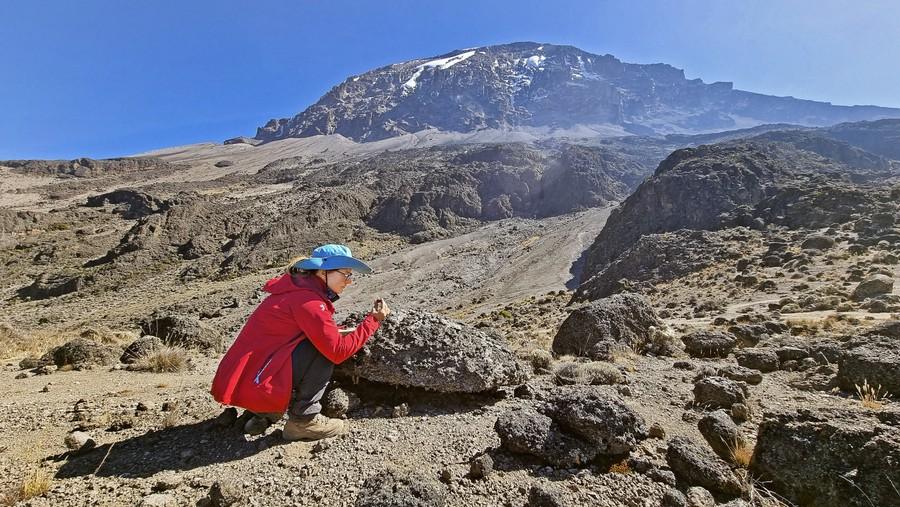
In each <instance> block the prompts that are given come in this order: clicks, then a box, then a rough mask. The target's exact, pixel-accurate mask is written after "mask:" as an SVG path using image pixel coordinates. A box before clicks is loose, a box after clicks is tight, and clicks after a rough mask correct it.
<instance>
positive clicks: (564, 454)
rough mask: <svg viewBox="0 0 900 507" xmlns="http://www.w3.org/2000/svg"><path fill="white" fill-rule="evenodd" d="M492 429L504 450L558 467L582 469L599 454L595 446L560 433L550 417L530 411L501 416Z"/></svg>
mask: <svg viewBox="0 0 900 507" xmlns="http://www.w3.org/2000/svg"><path fill="white" fill-rule="evenodd" d="M494 429H495V430H496V431H497V435H498V436H499V437H500V444H501V447H503V448H504V449H506V450H508V451H510V452H513V453H519V454H529V455H532V456H536V457H538V458H541V459H542V460H544V461H546V462H547V463H551V464H553V465H556V466H559V467H564V468H571V467H573V466H585V465H586V464H587V463H589V462H590V461H591V460H593V459H594V458H595V457H596V456H597V455H598V453H599V449H598V446H597V445H596V444H593V443H591V442H588V441H587V440H585V439H583V438H580V437H578V436H574V435H569V434H567V433H564V432H563V431H562V430H561V429H560V428H559V426H558V425H557V424H556V423H554V422H553V420H552V419H551V418H550V417H547V416H546V415H543V414H541V413H539V412H537V411H536V410H534V409H532V408H523V409H519V410H510V411H508V412H505V413H503V414H501V415H500V417H499V418H497V422H496V424H495V425H494Z"/></svg>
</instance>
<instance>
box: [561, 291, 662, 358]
mask: <svg viewBox="0 0 900 507" xmlns="http://www.w3.org/2000/svg"><path fill="white" fill-rule="evenodd" d="M663 326H664V324H663V322H662V321H661V320H660V319H659V317H658V316H657V315H656V312H654V311H653V307H652V306H650V302H649V301H648V300H647V299H646V298H645V297H643V296H640V295H637V294H617V295H615V296H611V297H608V298H606V299H601V300H598V301H594V302H593V303H591V304H590V305H587V306H585V307H583V308H580V309H578V310H575V311H574V312H572V313H571V314H570V315H569V317H568V318H566V320H565V321H564V322H563V323H562V326H560V328H559V331H558V332H557V333H556V336H555V337H554V338H553V352H554V353H555V354H559V355H564V354H571V355H575V356H583V357H589V358H591V359H595V360H609V359H611V355H612V354H613V352H614V351H615V349H616V348H617V347H630V348H631V349H633V350H635V351H641V350H642V349H643V348H644V347H645V346H646V345H647V344H649V343H650V342H651V341H652V338H653V332H654V330H656V329H661V328H662V327H663Z"/></svg>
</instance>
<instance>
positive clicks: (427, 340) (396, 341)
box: [336, 310, 527, 393]
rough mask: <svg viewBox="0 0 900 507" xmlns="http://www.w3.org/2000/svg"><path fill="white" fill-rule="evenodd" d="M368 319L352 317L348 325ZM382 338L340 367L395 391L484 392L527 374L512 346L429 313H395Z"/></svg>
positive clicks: (518, 380) (382, 330)
mask: <svg viewBox="0 0 900 507" xmlns="http://www.w3.org/2000/svg"><path fill="white" fill-rule="evenodd" d="M357 320H362V319H361V318H360V316H351V317H350V318H349V319H348V321H347V322H348V323H350V322H356V321H357ZM376 338H377V339H373V340H370V341H369V342H368V343H367V344H366V346H365V347H364V348H363V349H362V350H361V351H360V352H359V353H357V354H356V355H355V356H353V357H352V358H351V359H349V360H348V361H345V362H344V363H342V364H341V365H339V366H338V367H337V368H336V372H337V373H339V374H341V375H344V376H346V377H353V376H356V377H359V378H363V379H366V380H370V381H374V382H381V383H385V384H389V385H395V386H407V387H422V388H426V389H431V390H435V391H440V392H461V393H478V392H485V391H490V390H493V389H496V388H498V387H501V386H506V385H516V384H520V383H522V382H523V381H524V380H525V379H526V377H527V373H526V369H525V368H524V367H523V366H522V365H521V364H519V362H518V361H517V359H516V356H515V354H513V353H512V352H511V351H510V350H509V348H507V346H506V344H504V343H503V342H502V341H501V340H500V339H499V338H497V337H494V336H492V335H489V334H487V333H485V332H483V331H481V330H479V329H476V328H474V327H472V326H468V325H465V324H461V323H459V322H455V321H452V320H449V319H447V318H444V317H442V316H440V315H437V314H433V313H428V312H416V313H413V312H405V311H401V310H395V311H394V313H392V314H391V316H390V317H388V318H387V319H385V321H384V322H382V324H381V327H380V328H379V330H378V333H377V336H376Z"/></svg>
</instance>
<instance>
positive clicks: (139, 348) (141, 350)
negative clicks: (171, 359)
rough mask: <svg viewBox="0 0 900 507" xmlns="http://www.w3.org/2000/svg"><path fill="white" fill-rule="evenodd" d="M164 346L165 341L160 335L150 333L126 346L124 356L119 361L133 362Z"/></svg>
mask: <svg viewBox="0 0 900 507" xmlns="http://www.w3.org/2000/svg"><path fill="white" fill-rule="evenodd" d="M162 347H163V341H162V340H160V339H159V338H158V337H156V336H149V335H147V336H142V337H140V338H138V339H137V340H135V341H133V342H131V344H129V345H128V346H127V347H125V351H124V352H122V356H121V357H120V358H119V361H121V362H123V363H125V364H133V363H135V362H137V360H138V359H140V358H141V357H142V356H145V355H147V354H149V353H151V352H153V351H154V350H158V349H160V348H162Z"/></svg>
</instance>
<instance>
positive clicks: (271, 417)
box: [244, 413, 281, 436]
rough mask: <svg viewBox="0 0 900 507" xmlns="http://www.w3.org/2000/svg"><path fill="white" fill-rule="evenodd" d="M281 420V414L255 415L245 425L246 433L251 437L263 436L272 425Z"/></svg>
mask: <svg viewBox="0 0 900 507" xmlns="http://www.w3.org/2000/svg"><path fill="white" fill-rule="evenodd" d="M279 419H281V414H274V413H272V414H254V415H253V417H251V418H250V420H249V421H247V422H246V423H244V433H246V434H248V435H251V436H256V435H262V434H263V433H265V432H266V430H267V429H269V426H271V425H272V423H274V422H276V421H278V420H279Z"/></svg>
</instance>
